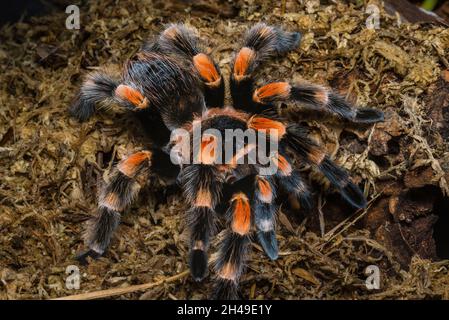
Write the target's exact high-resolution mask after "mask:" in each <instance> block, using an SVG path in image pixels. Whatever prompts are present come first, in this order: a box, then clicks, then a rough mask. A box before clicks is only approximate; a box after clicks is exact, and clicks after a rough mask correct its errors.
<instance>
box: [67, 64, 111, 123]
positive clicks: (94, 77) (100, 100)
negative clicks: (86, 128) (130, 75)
mask: <svg viewBox="0 0 449 320" xmlns="http://www.w3.org/2000/svg"><path fill="white" fill-rule="evenodd" d="M118 85H119V81H117V80H116V79H114V78H112V77H111V76H109V75H108V74H106V73H102V72H95V73H91V74H89V75H88V76H87V78H86V80H85V81H84V83H83V84H82V86H81V89H80V91H79V92H78V94H77V96H76V97H75V99H74V101H73V102H72V104H71V105H70V108H69V112H70V114H71V115H72V116H73V117H75V118H76V119H78V120H79V121H86V120H88V119H89V118H90V117H91V116H92V115H93V114H94V113H95V110H96V105H97V104H100V105H102V106H104V107H107V106H109V105H111V104H112V103H113V102H114V91H115V89H116V88H117V86H118Z"/></svg>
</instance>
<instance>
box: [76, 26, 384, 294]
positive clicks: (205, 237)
mask: <svg viewBox="0 0 449 320" xmlns="http://www.w3.org/2000/svg"><path fill="white" fill-rule="evenodd" d="M299 41H300V34H299V33H297V32H286V31H283V30H281V29H280V28H277V27H271V26H267V25H266V24H263V23H259V24H256V25H255V26H253V27H252V28H251V29H250V30H249V31H248V32H247V34H246V36H245V38H244V41H243V46H242V48H241V49H240V50H239V51H238V52H237V53H236V54H235V57H234V60H233V65H232V68H231V77H230V91H231V96H232V101H233V106H232V107H231V106H225V81H224V79H223V77H222V74H221V72H220V69H219V67H218V65H217V64H216V63H215V62H214V60H213V59H212V57H211V56H209V55H208V54H206V52H205V50H204V49H203V47H202V46H201V44H200V41H199V38H198V36H197V33H196V31H195V30H194V29H191V28H188V27H186V26H185V25H182V24H174V25H170V26H169V27H168V28H167V29H165V31H163V32H162V33H161V35H160V36H159V37H158V38H157V39H156V40H155V41H153V42H148V43H145V44H144V45H143V47H142V48H141V50H140V51H139V52H138V53H137V54H136V55H135V56H134V57H133V58H132V59H130V60H129V61H128V62H127V63H126V65H125V67H124V70H123V73H122V75H121V76H120V77H117V78H116V77H114V76H112V75H109V74H107V73H103V72H96V73H93V74H90V75H88V76H87V79H86V80H85V81H84V83H83V84H82V86H81V89H80V92H79V94H78V95H77V97H76V99H75V101H74V103H73V104H72V105H71V107H70V112H71V114H72V115H73V116H74V117H76V118H77V119H79V120H80V121H84V120H87V119H88V118H89V117H91V116H92V115H93V114H94V112H95V111H96V109H97V108H98V107H101V106H109V105H112V104H116V105H118V106H120V107H123V108H126V109H128V110H130V111H131V112H133V113H137V114H138V115H139V116H138V118H139V119H140V120H141V121H142V123H143V126H144V128H145V129H147V131H148V133H149V134H151V135H152V137H153V141H154V143H152V145H151V146H146V149H145V150H144V151H139V152H136V153H134V154H132V155H130V156H129V157H127V158H126V159H124V160H122V161H121V162H119V163H118V165H117V166H116V167H115V168H114V169H113V171H112V173H111V176H110V179H109V181H108V182H107V183H106V184H105V185H104V186H103V187H102V188H101V191H100V193H99V200H98V212H97V214H96V216H95V218H94V219H93V220H92V221H91V224H90V225H89V228H88V230H87V237H86V243H87V246H88V249H87V251H85V252H84V253H82V254H80V255H79V256H78V259H79V260H80V261H85V260H86V258H87V257H88V256H91V257H93V258H96V257H99V256H101V255H102V254H103V253H104V252H105V250H106V248H107V247H108V245H109V243H110V240H111V237H112V234H113V232H114V230H115V229H116V228H117V226H118V225H119V221H120V216H121V214H122V213H123V212H125V210H127V208H129V207H130V205H131V203H132V202H133V201H134V200H135V199H136V197H137V195H138V192H139V189H141V188H142V187H143V186H144V185H145V182H146V181H148V177H149V176H150V175H159V176H162V177H164V176H165V177H169V176H175V177H176V179H173V180H174V181H176V182H178V183H179V184H180V186H181V188H182V190H183V193H184V196H185V200H186V202H187V203H188V205H189V210H188V211H187V212H186V214H185V215H186V221H187V226H188V228H189V231H190V252H189V265H190V270H191V274H192V276H193V278H194V279H195V280H196V281H200V280H202V279H203V278H204V277H205V276H206V274H207V270H208V253H207V252H208V249H209V246H210V239H211V237H212V236H213V235H214V233H215V232H216V230H215V226H216V220H217V219H220V220H224V221H225V222H226V224H225V225H226V231H225V232H224V238H223V240H222V241H221V242H220V243H219V248H218V252H217V254H216V258H215V259H213V260H214V263H213V267H214V270H215V274H216V276H215V277H216V283H215V288H214V290H213V297H214V298H221V299H234V298H238V297H239V296H240V294H239V290H238V281H239V278H240V276H241V274H242V272H243V267H244V263H245V259H246V256H247V252H248V247H249V245H250V241H251V236H252V235H253V234H254V235H256V238H257V240H258V241H259V243H260V245H261V246H262V247H263V249H264V251H265V253H266V254H267V256H268V257H269V258H270V259H276V258H277V257H278V246H277V241H276V234H275V226H276V223H275V221H276V214H277V207H276V197H277V194H279V192H287V193H289V194H292V195H296V196H297V197H298V199H299V200H301V201H302V202H301V203H303V204H307V203H308V199H309V197H310V191H309V188H308V187H307V185H306V184H305V183H304V181H303V178H302V177H301V175H300V173H299V170H298V168H297V164H296V162H294V161H293V157H294V158H295V159H296V158H297V159H300V160H301V161H302V162H303V163H304V164H308V165H311V166H312V167H314V168H316V169H317V170H319V171H320V172H321V173H322V174H323V175H324V176H325V177H326V178H327V179H328V180H329V181H330V183H331V185H332V186H333V187H334V188H335V189H336V190H338V191H339V192H340V194H341V195H342V197H343V198H344V199H345V200H346V201H347V202H349V203H350V204H351V205H352V206H354V207H356V208H363V207H364V206H365V205H366V199H365V197H364V195H363V194H362V192H361V190H360V189H359V188H358V187H357V186H356V185H355V184H354V183H352V182H351V179H350V177H349V175H348V173H347V172H346V171H345V170H343V169H342V168H340V167H339V166H337V165H336V164H334V163H333V162H332V161H331V159H330V158H329V157H328V156H327V155H326V153H325V151H324V150H323V149H322V148H321V147H320V146H319V145H317V144H316V143H315V142H314V141H312V140H311V139H310V138H309V137H308V136H307V133H306V130H305V128H303V127H302V126H301V125H299V124H297V123H292V122H291V121H289V120H288V119H286V117H285V116H283V115H282V112H281V110H280V105H281V104H284V105H285V104H287V105H288V104H296V105H300V106H301V108H300V109H299V108H298V109H295V110H297V112H301V111H302V110H306V111H307V110H308V111H309V112H310V111H312V112H316V113H324V114H328V115H331V116H334V117H336V118H338V119H340V120H342V121H347V122H351V123H359V124H371V123H375V122H379V121H382V120H383V113H382V112H380V111H378V110H375V109H371V108H353V107H351V106H350V105H349V104H348V103H347V102H346V101H345V100H344V99H343V98H341V97H340V96H338V95H337V94H335V93H333V92H332V91H330V90H328V89H326V88H324V87H322V86H319V85H314V84H309V83H289V82H271V83H267V84H265V85H263V86H260V87H256V83H255V81H256V79H255V73H256V71H257V69H258V68H259V66H260V65H261V63H262V62H263V61H266V60H267V59H269V58H272V57H276V56H281V55H283V54H286V53H287V52H288V51H290V50H293V49H295V48H296V47H297V46H298V44H299ZM295 112H296V111H295ZM198 128H199V129H198ZM181 129H182V132H186V133H187V135H188V136H193V135H194V132H195V130H200V132H201V135H200V141H199V144H198V145H197V146H196V148H195V146H194V147H193V151H192V150H191V149H190V148H187V149H186V148H185V147H186V144H189V145H190V142H185V141H186V140H185V139H182V135H180V134H179V130H181ZM210 129H213V130H215V131H213V132H218V133H225V132H226V130H230V129H233V130H238V129H240V130H241V131H242V132H243V131H245V130H253V131H255V132H257V133H258V136H257V137H258V140H257V143H252V142H248V141H244V142H243V143H240V144H236V145H233V146H232V148H231V149H230V150H231V152H230V153H229V152H228V153H229V155H228V157H227V158H226V161H220V162H219V161H217V160H218V154H219V153H220V151H222V150H224V149H226V148H224V147H223V144H224V143H225V141H222V140H221V139H219V137H218V135H216V134H206V131H208V132H210ZM259 133H260V134H259ZM224 140H226V137H225V139H224ZM262 141H265V142H266V141H269V142H276V144H275V145H276V146H277V149H276V150H275V152H270V153H269V154H267V155H268V156H269V157H268V158H269V159H270V164H274V165H275V170H274V171H273V172H271V174H266V172H263V171H264V169H266V168H267V164H266V163H261V162H258V161H253V162H250V161H241V160H242V159H243V160H244V159H246V160H248V158H249V154H250V153H251V152H252V151H257V150H258V149H259V143H260V142H262ZM185 150H188V151H187V152H184V151H185ZM225 151H229V150H225ZM194 159H195V160H196V161H194ZM174 160H176V161H174Z"/></svg>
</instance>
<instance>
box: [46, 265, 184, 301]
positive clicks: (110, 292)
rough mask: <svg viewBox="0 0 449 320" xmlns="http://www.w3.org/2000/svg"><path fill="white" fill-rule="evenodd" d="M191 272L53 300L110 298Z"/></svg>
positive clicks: (169, 280)
mask: <svg viewBox="0 0 449 320" xmlns="http://www.w3.org/2000/svg"><path fill="white" fill-rule="evenodd" d="M189 273H190V271H189V270H185V271H183V272H181V273H178V274H177V275H174V276H171V277H168V278H165V279H162V280H159V281H156V282H149V283H144V284H138V285H134V286H129V287H125V288H113V289H107V290H100V291H94V292H86V293H81V294H75V295H71V296H65V297H61V298H56V299H52V300H92V299H100V298H108V297H113V296H118V295H122V294H125V293H131V292H136V291H142V290H147V289H151V288H153V287H157V286H160V285H161V284H164V283H169V282H173V281H176V280H179V279H182V278H184V277H185V276H187V275H188V274H189Z"/></svg>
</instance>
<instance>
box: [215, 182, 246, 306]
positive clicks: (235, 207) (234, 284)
mask: <svg viewBox="0 0 449 320" xmlns="http://www.w3.org/2000/svg"><path fill="white" fill-rule="evenodd" d="M232 189H233V194H232V196H231V199H230V201H229V209H228V211H227V212H226V220H227V227H226V231H225V232H224V235H223V239H222V241H220V244H219V248H218V252H217V253H216V256H215V259H214V260H215V261H214V270H215V273H216V283H215V286H214V289H213V292H212V298H213V299H220V300H235V299H239V298H240V297H241V295H240V292H239V288H238V283H239V279H240V276H241V275H242V273H243V271H244V265H245V262H246V259H247V254H248V249H249V245H250V243H251V238H250V236H251V226H252V224H253V223H252V220H253V218H252V217H251V215H252V214H251V199H252V197H253V195H254V176H253V175H251V176H248V177H246V178H243V179H241V180H239V181H237V182H235V183H233V184H232Z"/></svg>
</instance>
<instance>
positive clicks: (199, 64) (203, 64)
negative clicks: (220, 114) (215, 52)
mask: <svg viewBox="0 0 449 320" xmlns="http://www.w3.org/2000/svg"><path fill="white" fill-rule="evenodd" d="M158 45H159V48H160V49H161V50H163V51H165V52H166V53H170V52H174V53H177V54H179V55H181V56H184V57H186V58H187V59H189V60H190V61H192V62H193V65H194V67H195V69H196V71H197V73H198V75H199V76H200V78H201V79H202V81H203V83H204V96H205V100H206V105H207V106H208V107H223V105H224V94H225V84H224V81H223V77H222V75H221V73H220V68H219V67H218V65H217V64H216V63H215V62H214V61H213V59H212V58H211V57H210V56H209V55H208V54H206V53H205V52H204V50H203V49H202V48H201V46H200V43H199V38H198V36H197V34H196V30H194V29H191V28H188V27H186V26H185V25H183V24H172V25H170V26H169V27H168V28H167V29H165V31H163V32H162V34H161V35H160V37H159V41H158Z"/></svg>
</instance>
